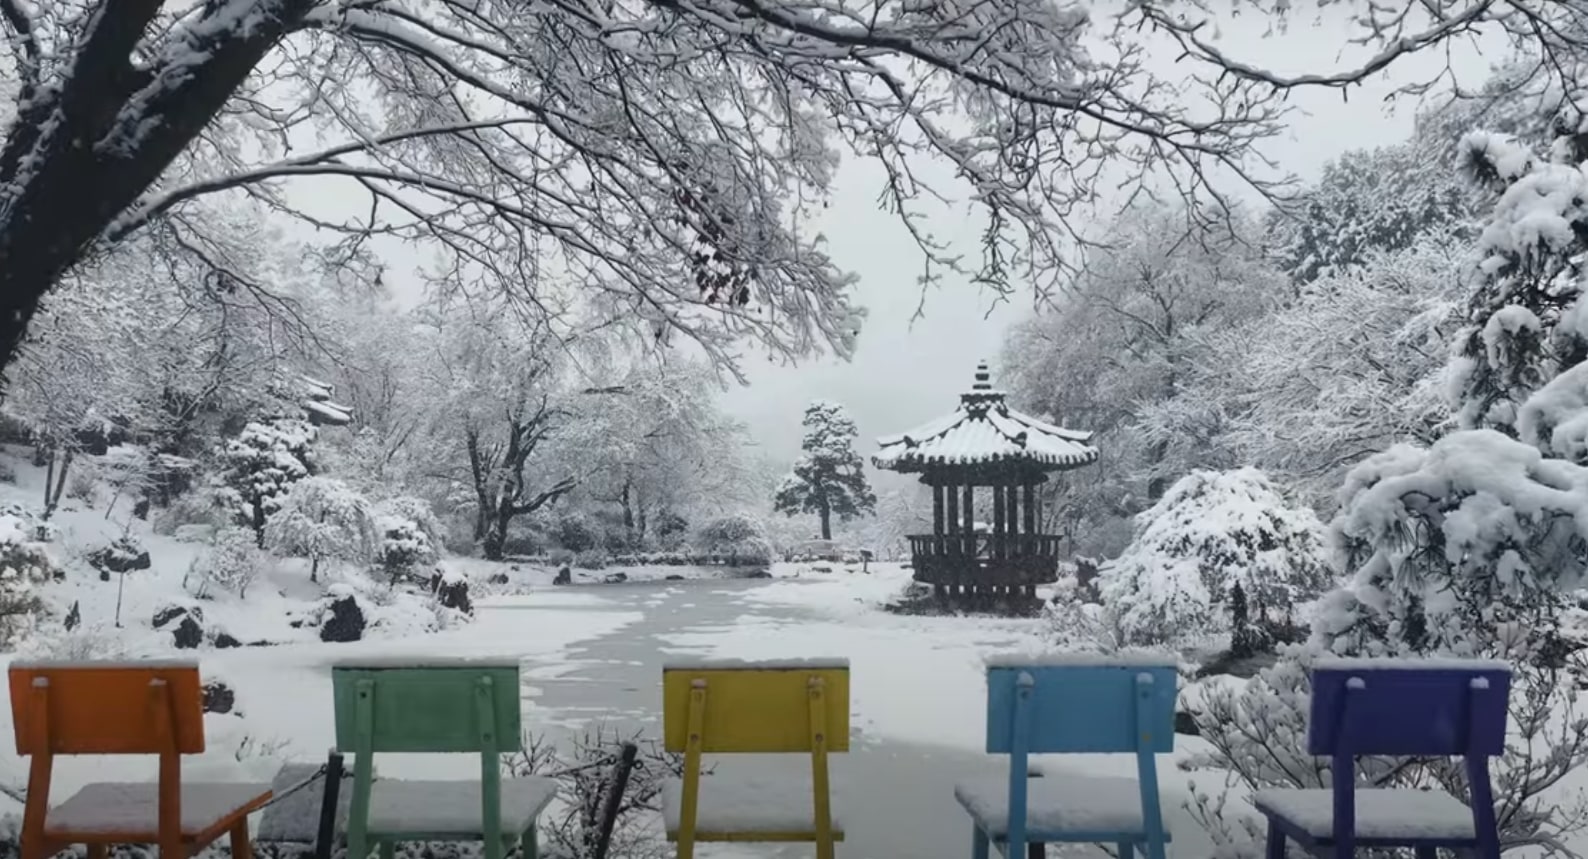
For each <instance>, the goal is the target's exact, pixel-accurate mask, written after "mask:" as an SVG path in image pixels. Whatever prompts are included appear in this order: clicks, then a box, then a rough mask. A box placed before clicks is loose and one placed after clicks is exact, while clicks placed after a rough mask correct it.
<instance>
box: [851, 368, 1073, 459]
mask: <svg viewBox="0 0 1588 859" xmlns="http://www.w3.org/2000/svg"><path fill="white" fill-rule="evenodd" d="M1091 438H1092V434H1091V433H1090V432H1085V431H1082V430H1072V429H1065V428H1063V427H1059V426H1054V425H1053V424H1050V423H1048V422H1046V421H1043V420H1039V419H1037V418H1034V417H1032V416H1030V415H1028V414H1025V413H1023V412H1020V411H1016V410H1015V409H1011V408H1009V405H1008V403H1006V402H1005V395H1004V392H1003V391H997V390H994V389H993V387H992V384H991V382H990V374H989V373H988V371H987V364H986V362H982V363H981V364H980V365H979V366H978V367H977V368H976V383H975V385H973V386H972V388H971V390H970V391H968V392H966V393H964V394H961V395H960V403H959V407H958V408H956V409H955V410H954V411H953V413H952V414H948V415H945V416H943V417H940V418H937V419H936V420H933V421H929V422H927V423H925V424H923V425H921V426H918V427H916V428H915V429H913V430H910V431H909V432H903V433H899V434H897V435H890V436H883V437H882V438H879V439H877V444H878V446H879V447H880V448H881V449H880V450H879V451H878V452H877V455H876V456H874V457H872V460H871V461H872V464H874V465H876V466H877V467H878V468H887V469H891V470H894V471H924V470H927V469H931V468H938V467H944V466H971V465H984V464H991V463H1012V464H1025V465H1031V466H1036V467H1038V468H1041V469H1043V470H1048V471H1056V470H1062V469H1067V468H1076V467H1079V466H1082V465H1086V464H1087V463H1090V462H1093V461H1095V460H1096V459H1097V448H1095V447H1092V446H1091V445H1089V444H1087V442H1089V441H1090V440H1091Z"/></svg>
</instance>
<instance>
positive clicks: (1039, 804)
mask: <svg viewBox="0 0 1588 859" xmlns="http://www.w3.org/2000/svg"><path fill="white" fill-rule="evenodd" d="M1175 680H1176V671H1175V661H1174V658H1173V657H1168V656H1156V655H1149V656H1120V657H1106V656H1088V655H1082V654H1070V655H1063V654H1060V655H1056V656H1052V657H1029V656H1027V657H1000V658H995V659H993V660H990V661H989V663H988V668H987V751H988V752H989V753H992V754H1008V755H1009V773H1008V776H1007V777H1004V776H994V777H992V778H987V779H976V780H972V781H967V782H962V783H960V784H958V785H956V786H955V787H954V797H955V798H956V799H958V800H959V802H960V804H961V805H963V806H965V810H966V811H968V812H970V816H971V820H972V822H973V823H974V824H975V829H976V832H975V841H974V846H973V850H974V856H975V859H987V855H988V852H989V849H988V848H989V845H990V844H997V845H998V846H999V848H1000V849H1001V850H1002V851H1003V854H1004V856H1006V857H1008V859H1024V857H1025V855H1026V846H1027V845H1028V844H1046V843H1049V842H1082V843H1105V844H1106V843H1112V844H1117V845H1118V846H1119V855H1120V859H1131V857H1132V855H1133V851H1134V850H1136V849H1140V850H1142V851H1143V852H1144V853H1145V854H1146V855H1147V857H1149V859H1164V845H1165V844H1167V843H1168V841H1169V833H1168V832H1167V831H1166V830H1165V829H1164V825H1163V814H1162V809H1161V808H1160V806H1159V801H1158V768H1157V763H1156V760H1155V759H1154V757H1153V755H1154V754H1155V753H1157V752H1168V751H1173V750H1174V701H1175ZM1127 752H1128V753H1134V754H1135V755H1136V776H1137V777H1136V778H1135V779H1126V778H1098V777H1091V776H1067V775H1059V774H1057V773H1049V774H1046V775H1045V776H1044V777H1041V778H1036V779H1032V778H1030V774H1031V773H1030V766H1029V759H1028V756H1029V755H1032V754H1043V753H1061V754H1062V753H1071V754H1087V753H1091V754H1097V753H1127Z"/></svg>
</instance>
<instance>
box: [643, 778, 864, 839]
mask: <svg viewBox="0 0 1588 859" xmlns="http://www.w3.org/2000/svg"><path fill="white" fill-rule="evenodd" d="M815 806H816V802H815V798H814V797H813V795H812V789H811V778H810V775H809V774H808V773H807V774H805V776H804V777H803V778H801V777H799V776H797V775H782V776H775V775H750V774H744V775H741V774H738V773H733V774H713V775H709V776H703V777H701V779H700V801H699V804H698V805H697V806H696V808H695V838H696V839H697V840H700V841H713V840H725V841H726V840H735V839H734V838H733V836H739V837H740V838H743V837H744V836H750V835H755V836H762V837H761V839H760V840H766V841H776V840H798V839H809V838H813V837H815V834H816V807H815ZM683 807H684V782H683V780H682V779H676V778H674V779H668V780H666V781H665V782H663V783H662V817H663V820H664V821H665V822H666V825H667V837H668V839H669V840H671V839H673V838H674V837H675V836H676V835H677V834H678V828H679V825H680V823H679V821H680V820H681V819H682V817H683ZM829 811H830V814H831V817H832V830H833V836H834V837H835V838H840V837H842V835H843V832H844V824H843V815H842V813H841V811H840V807H839V802H838V796H837V791H836V790H834V791H833V792H832V794H830V801H829ZM766 836H773V837H766Z"/></svg>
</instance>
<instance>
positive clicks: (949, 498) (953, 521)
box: [943, 483, 960, 555]
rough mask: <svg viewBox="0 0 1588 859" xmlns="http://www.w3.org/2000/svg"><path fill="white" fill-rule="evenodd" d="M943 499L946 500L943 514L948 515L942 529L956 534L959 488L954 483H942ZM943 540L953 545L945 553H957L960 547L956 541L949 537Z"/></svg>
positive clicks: (957, 529)
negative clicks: (945, 525)
mask: <svg viewBox="0 0 1588 859" xmlns="http://www.w3.org/2000/svg"><path fill="white" fill-rule="evenodd" d="M943 500H944V501H946V502H948V503H947V504H946V505H945V510H944V515H945V516H947V517H948V522H947V527H946V528H944V529H943V533H945V534H957V533H959V490H958V489H957V488H955V486H954V484H952V483H945V484H944V485H943ZM944 542H946V543H947V544H948V545H949V546H951V547H953V548H952V549H951V550H950V551H949V552H947V554H950V555H957V554H959V549H960V547H959V543H958V542H957V541H955V540H953V539H949V540H946V541H944Z"/></svg>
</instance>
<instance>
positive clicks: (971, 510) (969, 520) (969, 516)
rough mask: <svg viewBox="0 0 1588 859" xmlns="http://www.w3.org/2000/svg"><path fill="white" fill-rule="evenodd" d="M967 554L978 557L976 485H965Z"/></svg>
mask: <svg viewBox="0 0 1588 859" xmlns="http://www.w3.org/2000/svg"><path fill="white" fill-rule="evenodd" d="M965 535H966V536H965V554H967V555H970V556H972V557H975V555H976V485H975V484H973V483H969V482H967V483H966V484H965Z"/></svg>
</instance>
